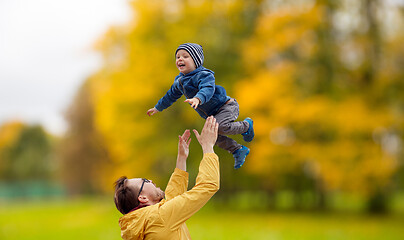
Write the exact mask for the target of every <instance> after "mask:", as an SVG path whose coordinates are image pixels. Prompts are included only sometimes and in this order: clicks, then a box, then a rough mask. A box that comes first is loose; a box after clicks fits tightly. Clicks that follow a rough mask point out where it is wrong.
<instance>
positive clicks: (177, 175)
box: [164, 168, 188, 201]
mask: <svg viewBox="0 0 404 240" xmlns="http://www.w3.org/2000/svg"><path fill="white" fill-rule="evenodd" d="M187 188H188V173H187V172H185V171H183V170H181V169H179V168H175V169H174V172H173V174H171V177H170V181H168V184H167V187H166V190H165V191H164V192H165V194H166V200H167V201H168V200H171V199H173V198H174V197H176V196H178V195H181V194H183V193H184V192H186V191H187Z"/></svg>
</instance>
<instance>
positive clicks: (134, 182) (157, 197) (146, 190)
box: [127, 178, 165, 204]
mask: <svg viewBox="0 0 404 240" xmlns="http://www.w3.org/2000/svg"><path fill="white" fill-rule="evenodd" d="M127 184H128V186H131V187H132V186H133V187H134V188H135V189H138V191H139V190H140V187H141V186H142V184H143V179H142V178H132V179H128V180H127ZM140 195H144V196H146V197H147V198H148V199H149V200H150V203H151V204H156V203H158V202H160V201H161V200H163V198H164V196H165V193H164V191H163V190H161V189H160V188H159V187H156V185H155V184H154V183H153V182H152V181H151V180H150V181H149V182H144V184H143V188H142V191H141V193H140Z"/></svg>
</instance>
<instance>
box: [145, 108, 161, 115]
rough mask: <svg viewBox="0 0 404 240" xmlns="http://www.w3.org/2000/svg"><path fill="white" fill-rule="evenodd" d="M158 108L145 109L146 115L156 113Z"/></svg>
mask: <svg viewBox="0 0 404 240" xmlns="http://www.w3.org/2000/svg"><path fill="white" fill-rule="evenodd" d="M158 112H159V110H157V109H156V108H155V107H154V108H150V109H149V110H147V115H149V116H152V115H154V114H156V113H158Z"/></svg>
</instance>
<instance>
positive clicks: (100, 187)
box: [57, 82, 112, 195]
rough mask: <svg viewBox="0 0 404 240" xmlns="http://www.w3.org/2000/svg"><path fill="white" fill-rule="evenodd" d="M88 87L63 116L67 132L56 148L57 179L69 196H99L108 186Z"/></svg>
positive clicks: (103, 151)
mask: <svg viewBox="0 0 404 240" xmlns="http://www.w3.org/2000/svg"><path fill="white" fill-rule="evenodd" d="M88 86H89V84H88V82H85V83H84V84H83V86H81V88H80V90H79V92H78V93H77V95H76V97H75V99H74V101H73V102H72V104H71V106H70V107H69V109H68V111H67V112H66V120H67V123H68V130H67V132H66V134H65V136H64V137H63V138H62V139H61V140H60V142H59V144H58V147H57V149H58V150H57V151H58V158H59V162H60V168H59V171H60V178H61V180H62V182H63V183H64V185H65V186H66V188H67V191H68V193H69V194H72V195H76V194H94V193H100V192H103V191H104V190H105V189H109V188H111V186H112V183H106V182H105V181H103V179H104V176H103V175H104V174H105V173H106V172H107V171H108V169H109V168H110V162H109V156H108V152H107V150H106V148H105V146H104V143H103V140H102V137H101V136H100V134H99V133H98V132H97V130H96V129H95V127H94V105H93V103H92V101H91V93H90V92H89V87H88Z"/></svg>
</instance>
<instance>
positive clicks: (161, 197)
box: [158, 189, 166, 202]
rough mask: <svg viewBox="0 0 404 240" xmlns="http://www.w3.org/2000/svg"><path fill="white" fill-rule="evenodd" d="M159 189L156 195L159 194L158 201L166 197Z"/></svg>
mask: <svg viewBox="0 0 404 240" xmlns="http://www.w3.org/2000/svg"><path fill="white" fill-rule="evenodd" d="M159 190H160V192H159V194H158V195H159V202H160V201H161V200H163V199H164V198H165V197H166V193H165V192H164V191H163V190H161V189H159Z"/></svg>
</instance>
